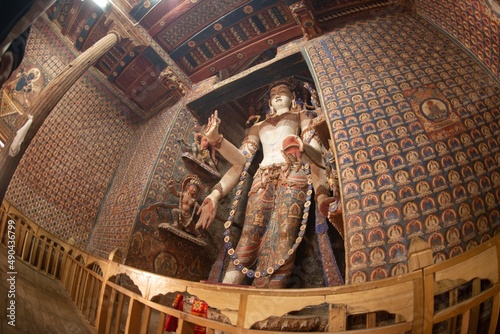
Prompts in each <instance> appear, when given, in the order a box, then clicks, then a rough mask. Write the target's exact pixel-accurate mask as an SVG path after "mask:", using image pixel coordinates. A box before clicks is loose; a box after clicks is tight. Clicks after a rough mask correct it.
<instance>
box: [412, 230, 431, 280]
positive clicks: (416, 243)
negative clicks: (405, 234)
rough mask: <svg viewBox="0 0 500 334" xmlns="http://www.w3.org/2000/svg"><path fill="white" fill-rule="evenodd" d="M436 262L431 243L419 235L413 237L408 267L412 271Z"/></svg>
mask: <svg viewBox="0 0 500 334" xmlns="http://www.w3.org/2000/svg"><path fill="white" fill-rule="evenodd" d="M433 263H434V260H433V259H432V248H431V246H430V245H429V243H428V242H427V241H425V240H423V239H421V238H419V237H415V238H412V239H411V241H410V247H409V248H408V267H409V270H410V272H411V271H415V270H419V269H422V268H424V267H427V266H430V265H431V264H433Z"/></svg>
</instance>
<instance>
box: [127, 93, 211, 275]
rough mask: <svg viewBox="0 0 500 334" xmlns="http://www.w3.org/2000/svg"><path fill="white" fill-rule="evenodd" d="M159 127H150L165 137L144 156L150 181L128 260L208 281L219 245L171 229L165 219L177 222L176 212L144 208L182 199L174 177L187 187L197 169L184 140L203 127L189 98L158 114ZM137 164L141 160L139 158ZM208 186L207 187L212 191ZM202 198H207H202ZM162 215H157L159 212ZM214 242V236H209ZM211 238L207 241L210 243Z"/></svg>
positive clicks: (138, 265)
mask: <svg viewBox="0 0 500 334" xmlns="http://www.w3.org/2000/svg"><path fill="white" fill-rule="evenodd" d="M156 122H157V123H160V125H159V126H154V127H152V128H151V129H150V130H148V132H154V133H155V137H157V138H158V139H161V142H160V145H159V147H158V149H157V150H156V151H155V154H156V156H155V157H150V158H148V159H149V160H148V159H142V158H141V159H140V161H142V163H141V164H139V165H140V167H141V168H144V167H145V165H146V166H148V167H146V168H145V169H144V171H147V173H148V179H147V182H146V183H145V184H144V185H143V189H142V197H141V199H140V203H137V205H136V206H135V209H136V213H137V215H136V216H135V217H133V219H132V220H130V222H133V229H132V232H131V234H130V239H129V240H128V244H127V247H126V249H127V255H126V259H125V264H127V265H130V266H133V267H136V268H140V269H142V270H146V271H150V272H154V273H158V274H161V275H165V276H170V277H176V278H181V279H186V280H191V281H199V280H206V279H207V277H208V273H209V271H210V267H211V265H212V263H213V262H215V255H216V254H215V249H214V247H213V245H210V247H208V246H205V245H204V244H202V243H197V241H198V239H197V238H196V237H195V236H190V235H186V234H187V233H185V232H183V231H180V229H173V230H166V229H163V228H160V227H159V225H160V224H162V223H163V224H172V223H173V212H172V211H170V210H165V211H163V212H162V213H161V214H160V215H159V216H158V217H157V218H154V219H151V217H147V218H144V219H141V212H142V210H146V209H147V207H148V206H150V205H152V204H155V203H164V204H170V205H173V206H174V207H178V203H179V198H177V197H175V196H174V195H172V194H171V193H170V191H169V186H168V181H169V180H170V179H173V180H174V184H173V186H174V188H175V189H176V190H177V191H179V192H181V191H182V189H181V184H182V181H183V179H184V178H185V177H186V176H188V174H191V173H193V171H191V170H189V169H188V168H187V167H186V165H185V164H184V162H183V160H182V158H181V156H182V153H183V151H182V150H181V145H180V144H179V142H178V140H179V139H182V140H185V142H186V143H192V142H193V140H194V137H193V134H194V133H195V132H196V131H197V130H196V127H195V120H194V117H193V116H192V115H191V113H190V111H189V110H187V109H186V108H185V107H184V105H183V102H180V103H179V104H178V105H177V106H176V107H175V108H172V109H171V110H168V111H167V112H165V113H164V114H162V116H161V117H158V120H157V121H156ZM144 145H147V146H150V145H151V141H147V140H145V141H144V140H143V141H142V146H143V147H144ZM134 162H135V163H136V164H137V162H138V160H135V161H134ZM207 189H208V185H207V184H204V185H203V186H202V192H203V193H204V192H206V190H207ZM200 203H201V199H200ZM155 217H156V216H155ZM193 240H194V242H193ZM204 240H205V241H206V242H208V243H210V240H207V239H204ZM204 243H205V242H204Z"/></svg>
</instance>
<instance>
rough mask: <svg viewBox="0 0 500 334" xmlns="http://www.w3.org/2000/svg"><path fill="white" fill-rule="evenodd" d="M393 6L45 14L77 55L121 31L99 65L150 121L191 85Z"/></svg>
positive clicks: (254, 5)
mask: <svg viewBox="0 0 500 334" xmlns="http://www.w3.org/2000/svg"><path fill="white" fill-rule="evenodd" d="M395 1H396V0H354V1H348V0H328V1H327V0H317V1H314V0H306V1H296V0H253V1H251V0H184V1H182V0H114V1H112V2H111V3H110V4H109V5H108V7H107V8H106V9H105V10H101V9H100V8H99V7H97V5H95V4H94V3H93V1H91V0H85V1H80V0H56V2H55V4H54V5H53V7H52V8H51V9H50V10H49V12H48V14H49V18H50V19H51V20H52V21H53V22H54V23H55V24H56V25H57V26H58V27H59V28H60V29H61V33H62V34H63V35H65V36H66V37H68V38H69V39H70V40H71V41H72V42H73V43H74V44H75V47H76V49H78V50H80V51H85V50H86V49H87V48H89V47H90V46H92V45H93V44H94V43H95V42H96V41H97V40H99V39H100V38H102V37H103V36H104V35H105V34H106V33H109V31H110V30H112V29H114V28H115V27H116V26H118V27H121V28H120V29H118V31H120V32H121V37H123V39H122V40H120V42H119V43H118V44H117V45H116V46H115V47H113V48H112V49H111V50H110V51H109V52H108V53H107V54H105V55H104V56H103V57H102V58H101V59H100V60H99V61H98V62H97V63H96V67H97V68H98V69H99V70H100V71H101V72H103V74H104V75H105V76H106V77H107V78H108V80H109V82H110V83H111V84H114V85H116V87H117V88H119V89H120V90H121V91H122V92H123V93H124V94H125V96H126V97H127V98H128V99H130V100H131V101H134V102H135V103H136V104H137V106H138V109H142V110H143V114H142V115H139V116H141V117H143V118H147V117H149V116H151V115H152V114H153V112H152V111H151V110H147V109H149V108H151V106H153V105H154V106H157V105H158V102H155V101H157V100H162V99H163V100H168V101H169V102H168V104H165V106H167V105H169V104H170V103H172V104H173V103H175V101H176V100H178V99H180V98H181V97H182V96H183V95H184V94H186V90H185V88H186V87H190V86H191V85H192V84H193V83H197V82H199V81H202V80H204V79H206V78H208V77H210V76H213V75H216V74H219V75H220V76H222V77H223V76H228V75H234V74H237V73H238V72H239V71H243V70H245V69H247V68H249V67H251V66H254V65H255V64H257V63H258V62H259V61H262V59H269V58H270V57H271V56H272V54H273V53H274V54H275V52H276V48H277V47H279V46H280V45H282V44H284V43H287V42H289V41H291V40H294V39H299V38H304V36H306V37H309V36H307V35H306V33H309V32H310V30H309V32H306V31H307V29H308V28H309V27H310V26H311V25H317V27H319V28H321V29H323V31H326V30H327V29H330V28H332V27H333V26H334V25H335V24H341V22H342V19H340V20H339V17H341V16H342V18H343V17H346V16H349V15H351V13H355V15H362V14H363V12H365V13H366V14H367V15H369V10H370V9H371V8H373V6H381V5H386V4H390V3H394V2H395ZM298 7H301V8H302V11H301V12H300V13H299V12H298V11H297V8H298ZM304 15H305V16H304ZM353 15H354V14H353ZM306 23H307V24H308V25H309V26H307V25H306ZM321 29H317V30H316V31H321ZM262 55H265V56H264V57H262ZM165 70H167V72H168V75H166V74H165V73H163V72H162V71H165ZM166 76H167V77H168V79H165V77H166ZM164 80H166V81H164ZM150 86H151V87H150ZM173 87H177V90H176V91H175V92H174V91H171V90H170V89H171V88H172V89H175V88H173ZM138 92H140V93H141V96H145V98H144V99H141V101H139V100H138V98H137V94H138ZM166 97H168V98H166ZM145 101H147V102H145ZM160 107H161V106H160ZM158 110H159V109H158Z"/></svg>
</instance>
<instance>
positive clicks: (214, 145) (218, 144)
mask: <svg viewBox="0 0 500 334" xmlns="http://www.w3.org/2000/svg"><path fill="white" fill-rule="evenodd" d="M223 140H224V136H223V135H219V138H218V139H217V140H216V141H213V142H212V141H211V142H210V145H212V146H213V147H214V148H215V149H216V150H218V149H220V147H221V145H222V141H223Z"/></svg>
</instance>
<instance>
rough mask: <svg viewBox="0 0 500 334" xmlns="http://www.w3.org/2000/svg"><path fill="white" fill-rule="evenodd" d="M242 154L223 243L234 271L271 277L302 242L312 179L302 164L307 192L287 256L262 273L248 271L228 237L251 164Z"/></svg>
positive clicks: (307, 215) (247, 156)
mask: <svg viewBox="0 0 500 334" xmlns="http://www.w3.org/2000/svg"><path fill="white" fill-rule="evenodd" d="M243 154H244V155H245V157H246V158H247V161H246V162H245V165H244V167H243V171H242V172H241V176H240V179H239V182H238V185H237V186H236V196H235V197H234V200H233V203H232V206H231V210H230V211H229V217H228V218H227V221H226V222H225V223H224V227H225V228H226V230H225V231H224V242H225V247H226V250H227V254H228V255H229V257H230V258H231V261H232V262H233V264H234V265H235V267H236V269H237V270H239V271H241V272H242V273H243V274H244V275H246V276H248V277H250V278H252V277H257V278H258V277H261V276H267V275H272V274H273V273H274V272H275V271H276V270H278V269H279V268H280V267H281V266H282V265H284V264H285V262H286V261H287V260H288V259H289V258H290V256H291V255H292V254H293V253H294V252H295V251H296V250H297V247H299V244H300V242H301V241H302V238H303V236H304V234H305V231H306V224H307V218H308V217H309V208H310V206H311V196H312V192H313V190H312V187H313V184H312V177H311V169H310V168H309V164H307V163H305V162H302V169H303V170H304V171H305V173H306V175H307V185H308V188H307V192H306V202H305V203H304V212H303V214H302V222H301V225H300V229H299V233H298V236H297V238H296V239H295V244H293V246H292V247H291V248H290V249H289V250H288V252H287V254H286V255H285V256H284V258H282V259H279V260H278V262H277V263H276V264H275V265H274V266H271V267H268V268H267V269H265V270H262V271H255V270H252V269H249V268H247V267H245V266H243V265H242V264H241V263H240V260H239V259H238V255H237V254H236V253H235V250H234V248H233V244H232V243H231V241H230V240H231V237H230V232H229V228H230V227H231V225H232V224H233V219H234V215H235V214H236V209H237V207H238V203H239V201H240V199H241V191H242V188H243V184H244V183H245V180H246V178H247V175H248V168H249V167H250V164H251V162H252V159H253V156H252V155H251V154H249V152H248V151H247V150H244V151H243Z"/></svg>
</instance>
